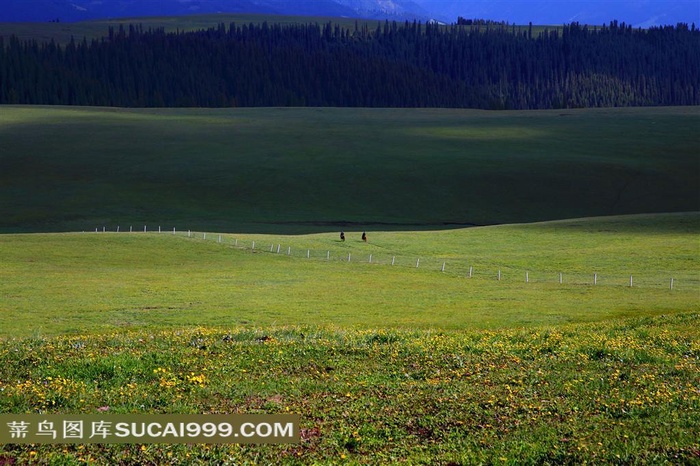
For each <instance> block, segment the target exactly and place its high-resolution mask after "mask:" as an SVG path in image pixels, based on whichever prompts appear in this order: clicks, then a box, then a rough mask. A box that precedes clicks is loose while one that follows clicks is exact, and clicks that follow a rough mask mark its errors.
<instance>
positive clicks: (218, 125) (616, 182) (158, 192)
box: [0, 107, 700, 233]
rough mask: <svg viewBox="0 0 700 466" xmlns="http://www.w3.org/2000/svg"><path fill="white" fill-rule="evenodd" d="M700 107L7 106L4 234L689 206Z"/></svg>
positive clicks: (489, 220)
mask: <svg viewBox="0 0 700 466" xmlns="http://www.w3.org/2000/svg"><path fill="white" fill-rule="evenodd" d="M699 125H700V111H699V110H698V109H697V108H644V109H595V110H567V111H565V112H559V111H536V112H485V111H469V110H417V109H416V110H411V111H410V112H408V111H405V110H400V109H333V108H324V109H317V108H304V109H296V108H294V109H292V108H285V109H252V108H249V109H222V110H207V109H170V110H159V109H156V110H123V109H100V108H90V109H86V108H41V107H3V108H2V109H1V112H0V138H2V146H3V147H2V148H3V150H2V152H1V153H0V231H4V232H33V231H82V230H89V229H94V228H95V227H100V228H101V227H103V226H107V227H108V228H109V229H114V228H116V226H117V225H130V224H134V225H136V224H155V225H163V227H164V228H172V227H174V226H175V227H178V228H189V229H192V230H200V231H207V230H208V231H221V232H256V233H304V232H306V233H308V232H320V231H337V230H338V229H340V228H346V229H349V228H353V227H354V228H357V229H364V228H371V229H374V230H380V229H381V230H392V229H393V230H407V229H410V230H415V229H436V228H448V227H458V226H467V225H490V224H500V223H523V222H532V221H542V220H554V219H562V218H581V217H590V216H601V215H618V214H633V213H652V212H681V211H697V210H700V199H699V197H698V193H697V186H698V179H699V178H700V161H699V160H698V157H697V152H696V148H697V147H698V146H700V134H699V133H698V132H697V131H696V128H697V127H698V126H699Z"/></svg>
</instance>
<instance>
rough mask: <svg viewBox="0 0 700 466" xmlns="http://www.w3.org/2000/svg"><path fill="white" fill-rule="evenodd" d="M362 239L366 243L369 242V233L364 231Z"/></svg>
mask: <svg viewBox="0 0 700 466" xmlns="http://www.w3.org/2000/svg"><path fill="white" fill-rule="evenodd" d="M362 241H364V242H365V243H366V242H367V233H365V232H364V231H363V232H362Z"/></svg>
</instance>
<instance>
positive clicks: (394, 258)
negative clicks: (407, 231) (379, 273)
mask: <svg viewBox="0 0 700 466" xmlns="http://www.w3.org/2000/svg"><path fill="white" fill-rule="evenodd" d="M395 260H396V256H392V257H391V265H394V261H395Z"/></svg>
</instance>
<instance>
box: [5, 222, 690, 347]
mask: <svg viewBox="0 0 700 466" xmlns="http://www.w3.org/2000/svg"><path fill="white" fill-rule="evenodd" d="M699 232H700V215H698V214H668V215H652V216H631V217H616V218H600V219H585V220H580V221H560V222H548V223H542V224H532V225H524V226H523V225H520V226H518V225H504V226H494V227H483V228H471V229H462V230H446V231H438V232H372V231H370V232H369V239H370V241H369V242H368V243H363V242H362V241H361V240H360V232H352V231H347V232H346V234H347V238H348V239H347V241H345V242H344V243H341V242H340V241H339V240H338V238H337V234H336V233H332V234H331V233H322V234H312V235H296V236H279V235H243V234H242V235H222V236H221V241H222V242H221V243H219V242H218V241H219V237H218V235H215V234H211V233H210V234H209V236H208V237H207V240H206V241H205V240H203V234H202V233H195V234H194V235H193V237H191V238H188V237H187V235H186V233H184V232H181V233H180V235H173V234H172V232H169V233H161V234H158V233H146V234H144V233H143V232H140V233H128V232H127V233H124V232H120V233H101V230H100V232H99V233H94V231H93V232H86V233H71V234H49V235H45V234H39V235H37V234H31V235H3V236H0V264H1V265H0V296H2V303H3V304H2V305H1V306H0V312H1V313H2V316H1V317H2V322H3V324H2V328H0V335H2V336H4V337H9V336H32V335H34V336H40V335H56V334H65V333H82V332H86V331H96V332H109V331H114V330H116V329H129V328H141V327H149V328H167V327H170V328H173V327H183V326H221V325H223V326H227V327H236V326H246V327H257V326H260V327H267V326H275V325H305V324H309V323H312V322H313V323H316V324H323V325H330V326H338V327H341V328H364V329H371V328H379V327H382V328H390V327H393V328H428V329H429V328H440V329H468V328H489V329H497V328H509V327H522V326H536V325H555V324H558V323H567V322H581V321H597V320H604V319H608V318H615V317H623V316H645V315H658V314H662V313H675V312H679V311H698V310H699V309H698V305H699V304H700V303H698V295H699V294H700V272H699V271H698V258H699V257H698V256H699V251H698V241H697V238H698V233H699ZM253 242H255V243H256V249H255V251H252V249H251V248H252V246H253ZM278 247H279V249H280V253H279V254H278V253H277V249H278ZM271 250H272V252H270V251H271ZM287 252H291V256H288V255H287ZM307 254H308V255H309V258H308V259H307V257H306V256H307ZM370 254H371V255H372V259H371V260H372V263H370V262H369V259H370V258H369V256H370ZM348 256H350V262H348V260H347V259H348ZM329 259H330V260H329ZM392 260H394V266H392V265H391V261H392ZM417 262H419V265H420V266H419V267H418V268H416V263H417ZM443 264H445V272H444V273H441V270H442V266H443ZM470 267H472V268H473V276H472V278H471V279H470V278H467V276H468V273H469V268H470ZM498 270H501V273H502V275H501V281H498V280H497V273H498ZM526 272H527V273H528V276H529V280H530V281H529V283H526V282H525V274H526ZM560 272H561V273H563V278H564V283H563V284H560V283H559V281H558V279H559V277H558V274H559V273H560ZM594 273H597V274H598V284H597V285H595V286H594V285H593V274H594ZM630 275H633V276H634V287H633V288H629V276H630ZM671 277H673V278H675V280H676V282H675V287H674V290H670V289H669V279H670V278H671Z"/></svg>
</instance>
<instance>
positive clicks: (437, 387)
mask: <svg viewBox="0 0 700 466" xmlns="http://www.w3.org/2000/svg"><path fill="white" fill-rule="evenodd" d="M699 318H700V317H699V316H698V314H697V313H691V314H676V315H673V316H660V317H655V318H628V319H624V320H610V321H607V322H605V323H596V324H573V325H572V324H569V325H557V326H543V327H534V328H530V329H527V330H514V329H511V330H498V331H477V330H469V331H430V330H408V329H404V330H397V329H383V328H375V329H367V330H349V329H341V328H336V327H329V326H322V327H318V326H295V327H275V328H250V329H243V328H240V327H237V328H231V329H212V328H195V329H186V330H167V331H162V330H153V331H131V332H126V333H122V332H117V333H106V334H96V333H91V334H85V335H75V336H64V337H54V338H30V339H22V340H9V341H5V342H4V343H2V344H0V412H6V413H35V412H46V413H97V412H103V413H104V414H105V415H106V416H108V415H109V413H269V414H272V413H298V414H300V415H301V418H302V423H301V438H302V441H301V443H299V444H294V445H290V446H238V445H219V446H207V445H175V446H172V445H171V446H168V445H158V444H156V445H146V446H143V447H142V446H140V445H131V446H129V445H125V446H121V445H119V446H114V445H113V446H105V445H66V446H64V445H56V446H48V445H25V446H16V445H3V446H0V459H8V458H14V459H16V460H17V461H19V462H20V463H24V462H27V461H29V460H32V459H35V460H40V461H43V462H50V461H61V462H63V463H61V464H74V463H75V464H78V463H81V462H85V461H87V460H88V458H92V459H93V461H97V462H99V463H120V462H139V463H143V462H154V463H159V464H162V463H164V462H168V461H169V459H170V458H179V460H180V461H185V460H187V459H188V458H189V459H190V461H203V462H216V463H242V462H255V463H260V462H265V463H267V462H273V463H278V462H284V463H290V462H291V463H294V462H301V463H306V464H308V463H313V462H322V463H336V462H341V461H342V460H347V461H349V462H353V463H359V464H385V463H394V462H401V461H407V462H409V463H419V462H431V463H436V462H438V463H448V462H450V461H452V462H456V463H457V464H477V463H499V464H523V463H531V464H542V463H547V462H550V463H577V464H581V463H583V462H591V461H593V462H598V463H605V464H608V463H617V462H620V463H638V462H651V463H663V462H670V463H675V464H679V463H680V464H683V463H688V464H690V463H692V462H693V461H695V460H696V459H697V458H698V455H699V454H700V444H698V438H699V437H698V430H697V426H698V425H700V391H699V390H698V387H700V367H699V362H698V360H699V358H700V346H698V342H699V341H700V333H698V329H699V328H700V327H699V326H698V322H699V320H698V319H699Z"/></svg>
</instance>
